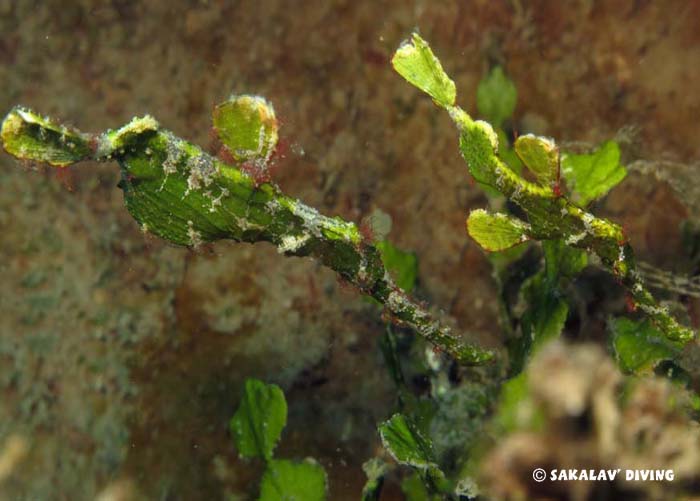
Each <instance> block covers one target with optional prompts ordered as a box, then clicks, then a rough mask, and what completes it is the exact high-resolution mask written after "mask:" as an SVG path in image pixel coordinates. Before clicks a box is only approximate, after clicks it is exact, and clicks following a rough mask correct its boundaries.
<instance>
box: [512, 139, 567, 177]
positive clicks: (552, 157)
mask: <svg viewBox="0 0 700 501" xmlns="http://www.w3.org/2000/svg"><path fill="white" fill-rule="evenodd" d="M514 147H515V152H516V153H517V154H518V156H519V157H520V160H522V161H523V163H524V164H525V166H526V167H527V168H528V169H530V172H532V173H533V174H534V175H535V177H536V178H537V181H539V183H540V184H541V185H542V186H552V185H554V184H555V183H556V182H557V181H558V180H559V148H557V145H556V144H555V143H554V141H552V140H551V139H549V138H546V137H541V136H535V135H533V134H526V135H524V136H520V137H519V138H518V139H516V140H515V145H514Z"/></svg>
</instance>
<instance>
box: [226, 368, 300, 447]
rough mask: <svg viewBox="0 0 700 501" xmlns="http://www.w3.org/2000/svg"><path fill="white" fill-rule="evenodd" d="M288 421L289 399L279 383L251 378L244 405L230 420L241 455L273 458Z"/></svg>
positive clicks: (245, 393)
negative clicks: (269, 382)
mask: <svg viewBox="0 0 700 501" xmlns="http://www.w3.org/2000/svg"><path fill="white" fill-rule="evenodd" d="M285 424H287V401H286V400H285V398H284V393H282V390H281V389H280V388H279V386H277V385H274V384H265V383H263V382H262V381H258V380H257V379H248V380H247V381H246V382H245V392H244V394H243V399H242V400H241V405H240V407H238V410H237V411H236V414H234V416H233V418H232V419H231V424H230V426H231V433H232V435H233V440H234V441H235V443H236V447H237V448H238V453H239V454H240V455H241V457H248V458H249V457H261V458H264V459H266V460H270V459H271V458H272V451H273V450H274V448H275V446H276V445H277V441H278V440H279V438H280V435H281V434H282V429H283V428H284V426H285Z"/></svg>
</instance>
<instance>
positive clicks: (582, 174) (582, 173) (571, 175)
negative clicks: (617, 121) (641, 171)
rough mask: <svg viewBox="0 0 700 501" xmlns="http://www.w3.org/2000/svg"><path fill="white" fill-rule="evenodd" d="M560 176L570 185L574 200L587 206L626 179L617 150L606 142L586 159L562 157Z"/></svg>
mask: <svg viewBox="0 0 700 501" xmlns="http://www.w3.org/2000/svg"><path fill="white" fill-rule="evenodd" d="M561 171H562V172H561V173H562V175H563V176H564V177H565V178H566V181H567V184H568V185H569V186H572V185H573V188H574V192H575V197H574V198H575V199H576V201H577V202H578V203H580V204H581V205H584V206H585V205H588V204H589V203H590V202H592V201H593V200H595V199H597V198H600V197H602V196H603V195H605V194H606V193H607V192H608V191H610V190H611V189H612V188H613V187H614V186H615V185H617V184H618V183H619V182H620V181H622V180H623V179H624V178H625V176H626V175H627V170H626V169H625V168H624V167H623V166H622V165H620V147H619V146H618V145H617V143H616V142H615V141H607V142H605V143H603V144H602V145H601V146H600V148H598V149H597V150H596V151H594V152H593V153H591V154H589V155H573V154H563V155H562V159H561Z"/></svg>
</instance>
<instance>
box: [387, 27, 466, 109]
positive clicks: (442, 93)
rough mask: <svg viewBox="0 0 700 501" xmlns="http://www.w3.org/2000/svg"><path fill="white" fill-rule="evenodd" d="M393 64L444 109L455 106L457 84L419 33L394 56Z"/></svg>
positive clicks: (400, 73) (410, 81)
mask: <svg viewBox="0 0 700 501" xmlns="http://www.w3.org/2000/svg"><path fill="white" fill-rule="evenodd" d="M391 64H392V65H393V66H394V69H395V70H396V72H397V73H398V74H399V75H401V76H402V77H404V78H405V79H406V80H407V81H408V82H409V83H411V84H413V85H414V86H416V87H418V88H419V89H420V90H422V91H423V92H425V93H426V94H428V95H429V96H430V97H432V98H433V100H434V101H435V102H436V103H437V104H439V105H440V106H442V107H443V108H447V107H451V106H454V104H455V98H456V95H457V93H456V90H455V83H454V82H453V81H452V80H451V79H450V77H448V76H447V73H445V71H444V70H443V69H442V65H441V64H440V61H439V60H438V58H437V57H435V54H433V51H432V50H430V46H429V45H428V42H426V41H425V40H423V39H422V38H421V37H420V36H419V35H418V34H417V33H414V34H413V37H412V39H411V40H410V41H407V42H404V43H403V44H402V45H401V47H399V48H398V50H397V51H396V53H395V54H394V57H393V59H392V60H391Z"/></svg>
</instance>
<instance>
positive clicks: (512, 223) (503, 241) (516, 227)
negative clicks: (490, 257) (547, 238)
mask: <svg viewBox="0 0 700 501" xmlns="http://www.w3.org/2000/svg"><path fill="white" fill-rule="evenodd" d="M529 230H530V226H529V225H528V224H526V223H524V222H522V221H520V220H519V219H516V218H514V217H511V216H509V215H507V214H500V213H496V214H491V213H489V212H486V211H485V210H483V209H477V210H473V211H472V212H471V213H470V214H469V218H468V219H467V231H468V232H469V236H471V237H472V238H473V239H474V240H476V242H477V243H478V244H479V245H480V246H481V247H482V248H483V249H484V250H487V251H501V250H505V249H508V248H510V247H513V246H514V245H516V244H519V243H522V242H525V241H526V240H528V232H529Z"/></svg>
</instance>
